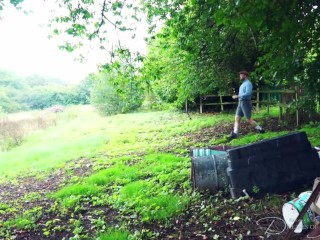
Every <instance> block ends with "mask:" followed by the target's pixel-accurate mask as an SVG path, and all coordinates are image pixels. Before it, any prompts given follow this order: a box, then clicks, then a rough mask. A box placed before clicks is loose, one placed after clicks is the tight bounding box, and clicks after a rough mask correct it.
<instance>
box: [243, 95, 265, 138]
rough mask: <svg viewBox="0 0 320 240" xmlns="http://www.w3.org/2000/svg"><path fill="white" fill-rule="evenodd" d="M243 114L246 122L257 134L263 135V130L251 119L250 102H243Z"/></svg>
mask: <svg viewBox="0 0 320 240" xmlns="http://www.w3.org/2000/svg"><path fill="white" fill-rule="evenodd" d="M242 109H243V114H244V116H245V118H246V119H247V122H248V123H250V124H251V126H253V127H254V128H255V129H256V130H257V131H258V132H260V133H264V132H265V131H264V129H263V128H262V127H261V126H260V125H259V124H258V123H257V122H256V121H254V120H253V119H252V118H251V114H252V103H251V101H244V102H243V104H242Z"/></svg>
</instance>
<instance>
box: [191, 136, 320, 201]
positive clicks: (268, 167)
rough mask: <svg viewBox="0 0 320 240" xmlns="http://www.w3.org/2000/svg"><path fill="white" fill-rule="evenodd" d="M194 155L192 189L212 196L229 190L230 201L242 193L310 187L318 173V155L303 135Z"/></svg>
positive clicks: (195, 151) (257, 195)
mask: <svg viewBox="0 0 320 240" xmlns="http://www.w3.org/2000/svg"><path fill="white" fill-rule="evenodd" d="M198 152H199V151H198ZM200 152H201V151H200ZM216 152H217V151H216ZM194 153H197V149H193V155H194V156H193V157H192V171H191V177H192V181H193V186H194V188H195V189H199V190H209V191H211V192H214V191H216V190H219V189H223V188H225V187H229V188H230V192H231V196H232V198H239V197H241V196H244V194H245V193H246V194H249V195H250V196H253V197H261V196H263V195H265V194H267V193H282V192H287V191H290V190H294V189H297V188H300V187H303V186H304V185H306V184H311V183H312V182H313V180H314V179H315V178H316V177H318V176H319V173H320V159H319V155H318V152H317V150H315V149H314V148H312V147H311V144H310V142H309V140H308V137H307V135H306V133H305V132H294V133H291V134H287V135H284V136H281V137H276V138H271V139H268V140H263V141H260V142H257V143H254V144H249V145H245V146H241V147H236V148H232V149H229V150H226V151H220V152H218V153H219V154H215V153H214V152H213V154H212V155H210V154H211V153H208V152H205V151H204V154H203V155H202V156H197V155H196V154H194ZM208 154H209V155H208Z"/></svg>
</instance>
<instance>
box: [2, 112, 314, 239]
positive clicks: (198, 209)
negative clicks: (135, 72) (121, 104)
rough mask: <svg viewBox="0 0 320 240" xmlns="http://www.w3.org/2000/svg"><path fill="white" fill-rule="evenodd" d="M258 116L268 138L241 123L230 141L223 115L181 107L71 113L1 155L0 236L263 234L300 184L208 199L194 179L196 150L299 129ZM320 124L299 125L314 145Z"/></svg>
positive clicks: (244, 236) (228, 122)
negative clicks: (278, 191)
mask: <svg viewBox="0 0 320 240" xmlns="http://www.w3.org/2000/svg"><path fill="white" fill-rule="evenodd" d="M256 116H257V118H258V120H259V121H260V122H261V123H262V125H263V126H265V128H266V129H267V131H268V132H267V133H266V134H263V135H258V134H256V133H254V132H253V131H252V130H251V129H250V128H249V127H244V128H243V130H242V132H241V138H239V139H236V140H233V141H232V142H230V143H226V135H227V134H228V133H229V132H230V130H231V129H232V121H233V116H232V115H228V114H201V115H200V114H196V113H194V114H191V118H192V119H191V120H190V119H189V117H188V116H187V115H186V114H185V113H179V112H153V113H134V114H126V115H116V116H112V117H101V116H99V115H98V114H97V113H96V112H95V111H94V110H93V109H91V108H88V107H87V108H73V109H69V110H67V112H65V113H62V114H60V115H59V116H58V122H57V125H56V126H54V127H52V128H49V129H45V130H41V131H39V132H35V133H33V134H31V135H29V136H28V137H27V138H26V139H25V142H23V144H22V145H21V146H18V147H16V148H13V149H11V150H10V151H6V152H0V169H1V170H0V171H1V184H0V203H1V204H0V238H3V239H63V238H64V239H263V238H266V237H267V235H266V233H265V230H266V228H264V227H265V226H258V225H257V224H256V221H257V220H258V219H260V218H262V217H265V216H280V217H281V211H280V210H281V207H282V205H283V204H284V203H285V202H286V201H288V200H290V199H292V198H293V197H294V196H295V195H296V194H297V193H299V190H298V192H297V193H296V192H290V193H287V194H284V195H270V196H266V197H265V198H264V199H248V198H246V197H244V198H241V199H237V200H234V199H231V198H230V194H229V192H228V190H227V189H226V190H222V191H219V192H217V193H216V194H213V195H212V194H211V195H210V194H208V193H199V192H194V191H193V190H192V187H191V184H190V170H191V169H190V168H191V161H190V155H189V154H190V149H191V148H192V147H204V146H213V145H220V146H221V145H223V144H228V145H232V146H239V145H242V144H246V143H251V142H255V141H259V140H262V139H264V138H270V137H274V136H277V135H281V134H285V133H287V132H288V131H293V130H297V129H295V127H294V124H290V123H289V124H279V122H278V120H277V117H276V112H275V113H274V114H271V115H270V116H268V115H266V113H265V112H263V111H262V112H260V113H256ZM319 128H320V125H319V124H317V123H312V124H309V125H306V126H303V127H302V128H301V129H299V130H304V131H306V132H307V134H308V137H309V139H310V141H311V143H312V144H313V145H319V143H320V142H319V139H320V138H319V132H320V131H319V130H320V129H319ZM48 145H49V146H50V147H47V146H48ZM39 149H40V150H39ZM39 151H40V153H39ZM301 191H302V190H301ZM279 237H280V236H277V235H272V236H269V238H268V239H278V238H279ZM297 237H299V236H297ZM279 239H281V238H279Z"/></svg>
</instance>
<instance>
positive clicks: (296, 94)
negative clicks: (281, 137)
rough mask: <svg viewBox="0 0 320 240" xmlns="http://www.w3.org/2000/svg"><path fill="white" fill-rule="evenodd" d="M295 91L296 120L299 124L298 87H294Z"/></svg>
mask: <svg viewBox="0 0 320 240" xmlns="http://www.w3.org/2000/svg"><path fill="white" fill-rule="evenodd" d="M294 91H295V99H296V120H297V122H296V123H297V126H299V109H298V87H295V88H294Z"/></svg>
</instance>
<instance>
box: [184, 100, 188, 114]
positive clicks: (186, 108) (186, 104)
mask: <svg viewBox="0 0 320 240" xmlns="http://www.w3.org/2000/svg"><path fill="white" fill-rule="evenodd" d="M185 110H186V113H188V100H187V99H186V103H185Z"/></svg>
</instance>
